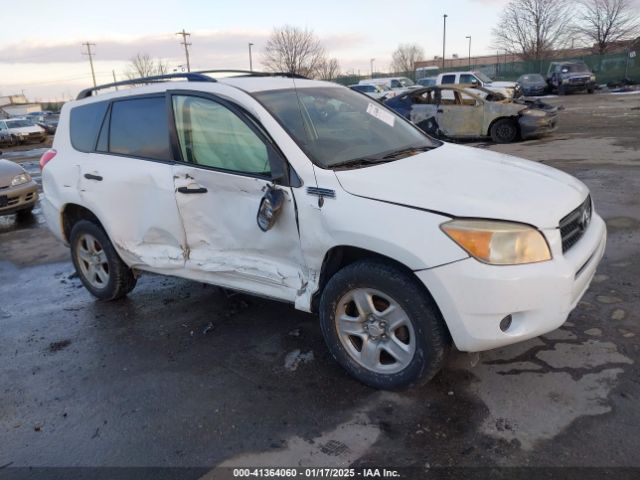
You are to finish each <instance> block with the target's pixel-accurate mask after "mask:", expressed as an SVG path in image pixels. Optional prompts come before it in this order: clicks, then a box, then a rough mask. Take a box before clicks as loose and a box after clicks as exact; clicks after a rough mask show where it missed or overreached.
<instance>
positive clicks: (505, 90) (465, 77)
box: [436, 70, 516, 98]
mask: <svg viewBox="0 0 640 480" xmlns="http://www.w3.org/2000/svg"><path fill="white" fill-rule="evenodd" d="M436 85H465V86H472V87H484V88H486V89H488V90H491V91H493V92H497V93H500V94H502V95H504V96H505V97H507V98H513V95H514V92H515V89H516V84H515V82H494V81H493V80H491V79H490V78H489V77H487V76H486V75H485V74H484V73H482V72H480V71H475V70H474V71H465V72H447V73H441V74H440V75H438V77H437V78H436Z"/></svg>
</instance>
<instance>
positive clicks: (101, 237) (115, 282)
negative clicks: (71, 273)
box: [70, 220, 136, 301]
mask: <svg viewBox="0 0 640 480" xmlns="http://www.w3.org/2000/svg"><path fill="white" fill-rule="evenodd" d="M70 243H71V259H72V260H73V265H74V267H75V268H76V272H77V273H78V277H80V280H81V281H82V284H83V285H84V286H85V288H86V289H87V290H89V292H90V293H91V294H92V295H93V296H94V297H96V298H98V299H99V300H104V301H110V300H116V299H118V298H122V297H124V296H126V295H127V294H128V293H129V292H130V291H131V290H133V288H134V287H135V286H136V278H135V277H134V275H133V272H132V271H131V269H130V268H129V267H128V266H127V265H126V264H125V263H124V262H123V261H122V259H121V258H120V256H119V255H118V253H117V252H116V251H115V249H114V248H113V245H112V244H111V241H110V240H109V237H108V236H107V234H106V233H105V231H104V230H103V229H102V228H101V227H99V226H98V225H96V224H95V223H93V222H90V221H88V220H80V221H79V222H77V223H76V224H75V225H74V226H73V228H72V229H71V235H70Z"/></svg>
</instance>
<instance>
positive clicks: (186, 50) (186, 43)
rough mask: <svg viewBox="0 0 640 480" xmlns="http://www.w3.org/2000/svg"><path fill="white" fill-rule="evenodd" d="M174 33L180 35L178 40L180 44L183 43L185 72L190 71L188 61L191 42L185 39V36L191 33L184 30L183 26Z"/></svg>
mask: <svg viewBox="0 0 640 480" xmlns="http://www.w3.org/2000/svg"><path fill="white" fill-rule="evenodd" d="M176 35H181V36H182V41H181V42H180V45H184V54H185V56H186V57H187V72H190V71H191V65H190V63H189V46H190V45H191V43H189V42H188V41H187V37H190V36H191V34H190V33H189V32H185V30H184V28H183V29H182V31H181V32H178V33H176Z"/></svg>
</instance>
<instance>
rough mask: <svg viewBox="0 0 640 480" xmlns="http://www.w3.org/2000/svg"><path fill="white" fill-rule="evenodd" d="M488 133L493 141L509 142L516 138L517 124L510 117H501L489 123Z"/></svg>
mask: <svg viewBox="0 0 640 480" xmlns="http://www.w3.org/2000/svg"><path fill="white" fill-rule="evenodd" d="M489 133H490V134H491V140H493V141H494V142H495V143H511V142H514V141H515V140H516V139H517V138H518V125H517V124H516V122H515V121H514V120H513V119H511V118H501V119H499V120H496V121H495V122H494V124H493V125H491V131H490V132H489Z"/></svg>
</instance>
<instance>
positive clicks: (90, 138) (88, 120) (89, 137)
mask: <svg viewBox="0 0 640 480" xmlns="http://www.w3.org/2000/svg"><path fill="white" fill-rule="evenodd" d="M108 106H109V104H108V103H107V102H97V103H91V104H89V105H82V106H79V107H75V108H73V109H72V110H71V122H70V129H71V145H73V148H75V149H76V150H79V151H81V152H93V150H94V148H95V146H96V139H97V136H98V131H99V130H100V127H101V126H102V119H103V118H104V114H105V112H106V111H107V107H108Z"/></svg>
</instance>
